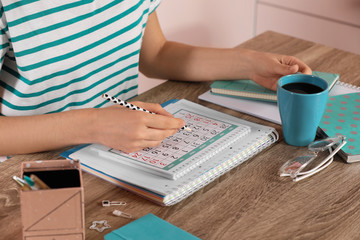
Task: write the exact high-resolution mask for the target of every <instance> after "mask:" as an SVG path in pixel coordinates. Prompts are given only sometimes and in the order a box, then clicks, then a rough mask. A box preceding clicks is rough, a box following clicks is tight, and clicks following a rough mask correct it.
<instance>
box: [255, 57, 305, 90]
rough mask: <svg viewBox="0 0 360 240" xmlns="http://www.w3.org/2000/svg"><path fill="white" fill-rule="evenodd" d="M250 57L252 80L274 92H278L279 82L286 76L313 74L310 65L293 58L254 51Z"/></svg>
mask: <svg viewBox="0 0 360 240" xmlns="http://www.w3.org/2000/svg"><path fill="white" fill-rule="evenodd" d="M249 56H250V60H249V61H250V63H251V64H250V73H249V75H250V78H251V79H252V80H253V81H255V82H256V83H258V84H260V85H262V86H264V87H266V88H269V89H272V90H276V86H277V81H278V80H279V78H280V77H282V76H284V75H289V74H294V73H297V72H301V73H304V74H311V73H312V71H311V69H310V67H309V66H308V65H306V64H305V63H304V62H302V61H301V60H299V59H298V58H296V57H293V56H287V55H280V54H273V53H265V52H255V51H252V52H251V53H250V54H249Z"/></svg>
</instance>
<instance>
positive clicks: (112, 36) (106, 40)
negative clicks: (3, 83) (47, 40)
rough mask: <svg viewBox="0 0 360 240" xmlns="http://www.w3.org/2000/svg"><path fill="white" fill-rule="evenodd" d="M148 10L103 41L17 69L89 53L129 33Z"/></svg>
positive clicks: (31, 67)
mask: <svg viewBox="0 0 360 240" xmlns="http://www.w3.org/2000/svg"><path fill="white" fill-rule="evenodd" d="M147 11H148V10H146V11H144V13H143V14H142V16H141V17H140V18H139V19H137V20H136V21H135V22H133V23H132V24H130V25H128V26H127V27H125V28H123V29H121V30H119V31H116V32H114V33H113V34H111V35H109V36H107V37H105V38H103V39H100V40H98V41H96V42H94V43H91V44H89V45H87V46H84V47H82V48H80V49H77V50H75V51H72V52H69V53H66V54H63V55H60V56H57V57H54V58H50V59H47V60H44V61H41V62H38V63H34V64H31V65H28V66H23V67H21V66H18V69H19V70H21V71H31V70H34V69H36V68H40V67H43V66H46V65H49V64H53V63H56V62H60V61H64V60H66V59H68V58H71V57H73V56H75V55H78V54H81V53H83V52H86V51H89V50H91V49H93V48H94V47H96V46H99V45H101V44H104V43H106V42H108V41H110V40H111V39H113V38H115V37H117V36H119V35H122V34H124V33H125V32H127V31H130V30H132V29H133V28H134V27H136V26H137V25H138V24H139V23H140V22H141V20H142V18H143V16H144V14H145V12H147ZM15 57H18V56H17V54H16V53H15Z"/></svg>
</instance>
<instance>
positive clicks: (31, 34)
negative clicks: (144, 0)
mask: <svg viewBox="0 0 360 240" xmlns="http://www.w3.org/2000/svg"><path fill="white" fill-rule="evenodd" d="M120 2H123V1H119V0H115V1H113V2H111V3H109V4H107V5H105V6H103V7H102V8H98V9H96V10H95V11H94V12H91V13H86V14H83V15H81V16H78V17H75V18H72V19H69V20H66V21H63V22H59V23H56V24H54V25H51V26H48V27H43V28H39V29H36V31H31V32H28V33H25V34H22V35H18V36H15V37H12V38H11V40H12V42H17V41H21V40H24V39H26V38H31V37H34V36H36V35H40V34H43V33H47V32H50V31H54V30H56V29H59V28H62V27H65V26H68V25H71V24H74V23H76V22H80V21H83V20H85V19H87V18H90V17H93V16H94V15H96V14H99V13H102V12H104V11H106V10H108V9H110V8H112V7H113V6H115V5H117V4H119V3H120Z"/></svg>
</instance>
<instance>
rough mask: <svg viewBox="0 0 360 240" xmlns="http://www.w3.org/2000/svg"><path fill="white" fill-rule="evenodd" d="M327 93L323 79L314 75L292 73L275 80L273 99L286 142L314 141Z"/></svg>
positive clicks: (298, 143)
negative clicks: (275, 92)
mask: <svg viewBox="0 0 360 240" xmlns="http://www.w3.org/2000/svg"><path fill="white" fill-rule="evenodd" d="M328 94H329V87H328V84H327V82H326V81H325V80H323V79H321V78H319V77H316V76H312V75H306V74H292V75H287V76H284V77H281V78H280V79H279V81H278V84H277V102H278V107H279V111H280V118H281V124H282V129H283V135H284V139H285V142H286V143H287V144H290V145H294V146H306V145H308V144H310V143H311V142H312V141H314V139H315V135H316V129H317V127H318V125H319V123H320V120H321V118H322V116H323V114H324V111H325V106H326V102H327V99H328Z"/></svg>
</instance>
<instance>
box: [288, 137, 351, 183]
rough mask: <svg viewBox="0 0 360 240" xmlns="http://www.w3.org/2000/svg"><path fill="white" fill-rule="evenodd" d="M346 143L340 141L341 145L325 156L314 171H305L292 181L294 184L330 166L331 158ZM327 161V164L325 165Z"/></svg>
mask: <svg viewBox="0 0 360 240" xmlns="http://www.w3.org/2000/svg"><path fill="white" fill-rule="evenodd" d="M346 143H347V142H346V141H345V140H343V141H342V143H341V144H339V146H337V147H336V148H335V149H334V151H332V152H331V153H330V154H329V156H327V157H326V158H325V159H324V160H323V161H322V162H321V163H320V164H319V165H318V166H317V167H315V168H314V169H312V170H310V171H307V172H303V173H302V176H301V177H296V178H294V179H293V181H294V182H298V181H300V180H302V179H304V178H307V177H310V176H312V175H314V174H315V173H317V172H320V171H321V170H323V169H324V168H326V167H327V166H329V165H330V163H331V162H332V161H329V160H330V159H331V158H333V157H334V156H335V154H336V153H337V152H338V151H340V149H341V148H342V147H343V146H344V145H345V144H346ZM327 161H329V162H328V164H325V163H326V162H327ZM324 164H325V165H324Z"/></svg>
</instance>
